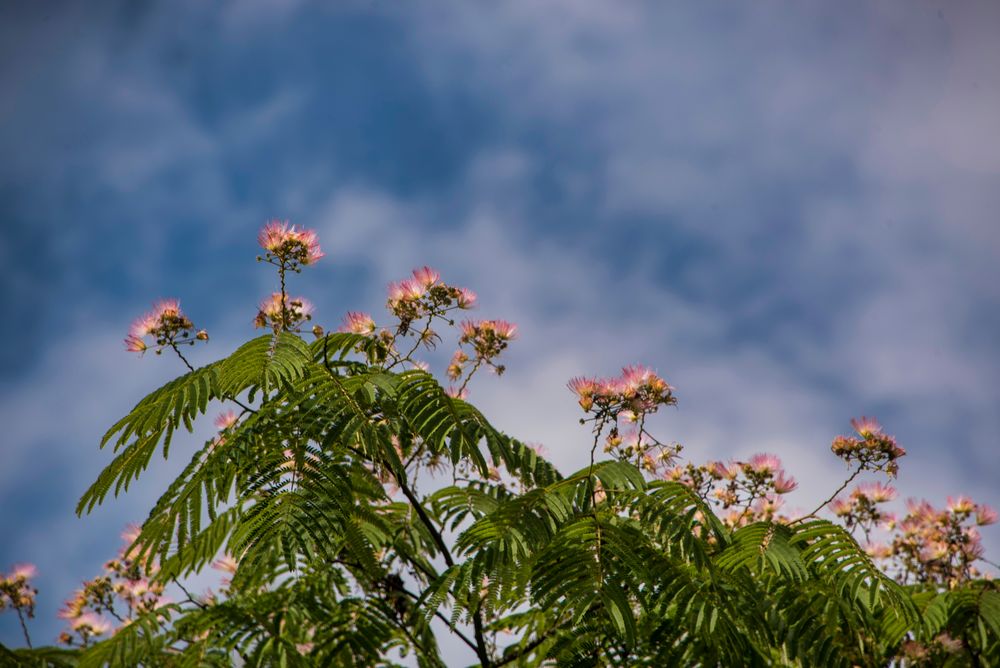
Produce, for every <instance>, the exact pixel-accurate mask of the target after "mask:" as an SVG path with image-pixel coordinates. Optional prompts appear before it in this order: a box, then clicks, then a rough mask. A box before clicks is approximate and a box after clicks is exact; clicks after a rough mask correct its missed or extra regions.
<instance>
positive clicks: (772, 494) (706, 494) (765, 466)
mask: <svg viewBox="0 0 1000 668" xmlns="http://www.w3.org/2000/svg"><path fill="white" fill-rule="evenodd" d="M664 477H665V478H666V479H667V480H674V481H677V482H681V483H683V484H685V485H687V486H688V487H690V488H691V489H693V490H695V491H696V492H697V493H698V495H699V496H701V497H702V498H703V499H704V500H705V501H706V502H709V503H713V504H715V505H716V506H718V507H719V508H721V509H722V510H723V511H726V512H725V513H724V514H723V515H722V521H723V522H724V523H725V524H726V525H728V526H729V527H731V528H736V527H740V526H744V525H746V524H750V523H752V522H758V521H777V522H787V521H789V518H787V517H784V516H782V515H780V514H779V510H780V509H781V507H782V506H783V505H784V499H783V495H785V494H788V493H789V492H791V491H793V490H795V489H796V488H797V487H798V486H799V485H798V483H797V482H796V481H795V478H793V477H791V476H790V475H788V474H787V473H786V472H785V470H784V467H783V466H782V464H781V460H780V459H779V458H778V457H777V455H773V454H769V453H760V454H756V455H754V456H752V457H750V459H748V460H746V461H742V460H732V461H730V462H728V463H727V462H722V461H712V462H708V463H707V464H702V465H700V466H695V465H694V464H688V465H686V466H684V467H681V466H677V467H674V468H672V469H670V470H669V471H667V472H666V474H665V475H664Z"/></svg>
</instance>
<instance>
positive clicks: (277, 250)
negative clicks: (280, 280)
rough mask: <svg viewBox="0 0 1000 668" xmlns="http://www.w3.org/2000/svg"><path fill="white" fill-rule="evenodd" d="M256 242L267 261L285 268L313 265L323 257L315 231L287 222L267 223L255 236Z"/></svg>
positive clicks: (274, 221) (275, 221)
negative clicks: (264, 253) (265, 252)
mask: <svg viewBox="0 0 1000 668" xmlns="http://www.w3.org/2000/svg"><path fill="white" fill-rule="evenodd" d="M257 242H258V243H259V244H260V246H261V248H263V249H264V250H265V251H267V255H266V258H267V259H268V261H271V262H273V263H275V264H279V265H284V266H285V267H286V268H292V269H294V268H295V267H296V266H297V265H303V266H306V265H310V264H315V263H316V262H317V261H318V260H320V259H321V258H323V257H324V256H325V253H323V251H322V250H321V249H320V247H319V239H318V238H317V236H316V232H315V231H313V230H307V229H304V228H297V227H296V226H295V225H289V223H288V221H287V220H271V221H269V222H267V223H266V224H265V225H264V227H263V228H262V229H261V231H260V233H259V234H258V235H257Z"/></svg>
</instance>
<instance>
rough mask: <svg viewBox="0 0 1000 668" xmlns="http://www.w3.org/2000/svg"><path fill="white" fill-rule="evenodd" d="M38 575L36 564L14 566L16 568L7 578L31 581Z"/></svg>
mask: <svg viewBox="0 0 1000 668" xmlns="http://www.w3.org/2000/svg"><path fill="white" fill-rule="evenodd" d="M37 573H38V569H37V568H36V567H35V565H34V564H14V567H13V568H12V569H11V571H10V575H9V576H7V577H9V578H10V579H12V580H19V579H24V580H30V579H31V578H33V577H35V575H36V574H37Z"/></svg>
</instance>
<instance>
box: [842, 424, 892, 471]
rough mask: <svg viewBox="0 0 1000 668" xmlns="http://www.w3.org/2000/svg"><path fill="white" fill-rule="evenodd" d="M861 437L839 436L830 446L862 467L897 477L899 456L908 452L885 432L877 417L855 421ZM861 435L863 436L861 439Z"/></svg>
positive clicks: (856, 429) (846, 459) (855, 428)
mask: <svg viewBox="0 0 1000 668" xmlns="http://www.w3.org/2000/svg"><path fill="white" fill-rule="evenodd" d="M851 426H852V427H854V431H855V432H856V433H857V436H838V437H836V438H835V439H833V443H832V444H831V445H830V449H831V450H832V451H833V454H835V455H837V456H838V457H840V458H841V459H843V460H844V461H846V462H848V463H857V464H859V465H860V467H861V469H862V470H866V471H885V472H886V473H888V474H889V475H890V476H895V475H896V473H897V472H898V471H899V464H898V463H897V462H896V460H897V459H899V458H900V457H902V456H903V455H905V454H906V450H904V449H903V448H901V447H900V446H899V445H898V444H897V443H896V439H895V438H893V437H892V436H889V435H887V434H885V433H884V432H883V431H882V427H881V425H879V423H878V422H877V421H876V420H875V419H874V418H868V417H861V418H860V419H853V420H851ZM859 437H860V438H859Z"/></svg>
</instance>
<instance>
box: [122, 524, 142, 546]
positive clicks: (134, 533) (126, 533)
mask: <svg viewBox="0 0 1000 668" xmlns="http://www.w3.org/2000/svg"><path fill="white" fill-rule="evenodd" d="M140 533H142V527H141V526H139V525H138V524H129V525H128V526H126V527H125V529H124V530H123V531H122V533H121V538H122V540H123V541H124V542H125V544H126V545H131V544H132V543H134V542H135V541H136V540H137V539H138V538H139V534H140Z"/></svg>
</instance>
